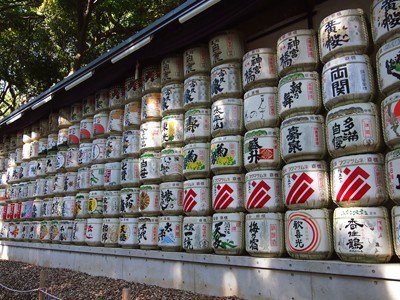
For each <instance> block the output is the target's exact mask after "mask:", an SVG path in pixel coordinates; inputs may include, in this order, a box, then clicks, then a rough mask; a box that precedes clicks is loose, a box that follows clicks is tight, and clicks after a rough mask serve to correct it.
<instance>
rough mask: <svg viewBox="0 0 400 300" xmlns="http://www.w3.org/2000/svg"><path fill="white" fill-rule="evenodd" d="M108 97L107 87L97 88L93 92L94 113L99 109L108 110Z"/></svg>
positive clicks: (99, 110)
mask: <svg viewBox="0 0 400 300" xmlns="http://www.w3.org/2000/svg"><path fill="white" fill-rule="evenodd" d="M109 101H110V97H109V90H108V89H101V90H98V91H97V92H96V93H95V94H94V108H95V110H94V111H95V113H96V114H97V113H99V112H101V111H108V110H109V109H110V102H109Z"/></svg>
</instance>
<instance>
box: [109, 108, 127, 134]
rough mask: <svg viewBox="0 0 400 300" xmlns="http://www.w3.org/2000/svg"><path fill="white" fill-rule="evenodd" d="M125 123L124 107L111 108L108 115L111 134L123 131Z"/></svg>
mask: <svg viewBox="0 0 400 300" xmlns="http://www.w3.org/2000/svg"><path fill="white" fill-rule="evenodd" d="M123 124H124V110H123V109H113V110H111V111H110V114H109V116H108V124H107V133H109V134H113V133H116V134H120V133H122V130H123Z"/></svg>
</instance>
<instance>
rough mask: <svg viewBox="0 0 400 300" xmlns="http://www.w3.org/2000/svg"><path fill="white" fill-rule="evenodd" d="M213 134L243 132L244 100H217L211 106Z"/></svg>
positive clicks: (221, 134)
mask: <svg viewBox="0 0 400 300" xmlns="http://www.w3.org/2000/svg"><path fill="white" fill-rule="evenodd" d="M211 122H212V127H211V135H212V136H213V137H218V136H223V135H235V134H242V133H243V130H244V121H243V100H242V99H239V98H228V99H222V100H218V101H215V102H214V103H213V104H212V106H211Z"/></svg>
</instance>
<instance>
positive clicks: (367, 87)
mask: <svg viewBox="0 0 400 300" xmlns="http://www.w3.org/2000/svg"><path fill="white" fill-rule="evenodd" d="M375 94H376V91H375V81H374V77H373V76H372V67H371V63H370V60H369V58H368V56H367V55H349V56H344V57H339V58H336V59H333V60H330V61H328V62H327V63H326V65H325V66H324V68H323V71H322V99H323V102H324V105H325V107H326V108H327V109H328V110H329V109H332V108H334V107H338V106H341V105H345V104H350V103H356V102H369V101H375Z"/></svg>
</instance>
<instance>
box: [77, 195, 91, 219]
mask: <svg viewBox="0 0 400 300" xmlns="http://www.w3.org/2000/svg"><path fill="white" fill-rule="evenodd" d="M88 204H89V193H82V192H80V193H77V194H76V195H75V209H74V214H75V216H76V218H78V219H79V218H86V217H88V216H89V214H88Z"/></svg>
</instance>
